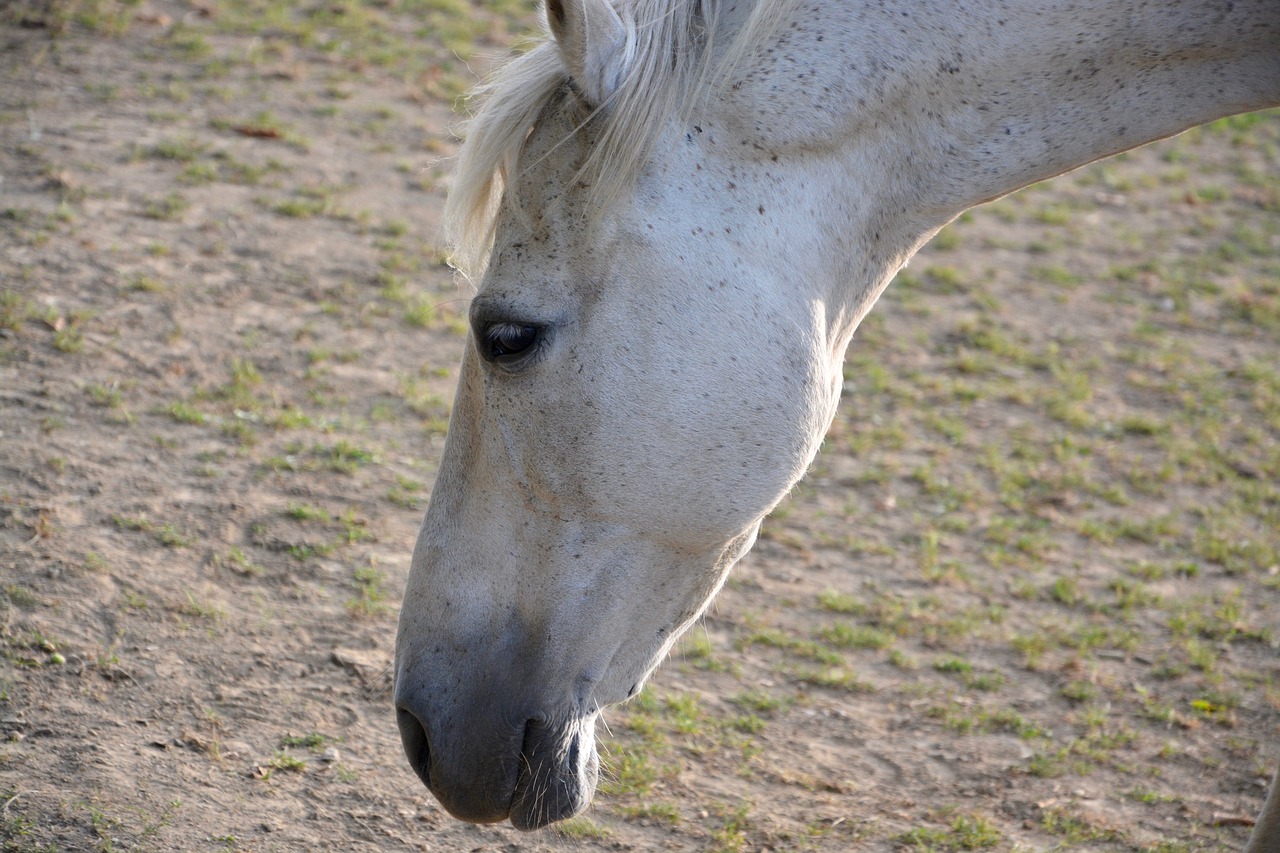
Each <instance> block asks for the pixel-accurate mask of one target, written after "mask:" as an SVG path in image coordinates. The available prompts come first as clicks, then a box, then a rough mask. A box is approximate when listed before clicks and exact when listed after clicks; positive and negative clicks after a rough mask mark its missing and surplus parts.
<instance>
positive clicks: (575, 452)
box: [395, 0, 1280, 850]
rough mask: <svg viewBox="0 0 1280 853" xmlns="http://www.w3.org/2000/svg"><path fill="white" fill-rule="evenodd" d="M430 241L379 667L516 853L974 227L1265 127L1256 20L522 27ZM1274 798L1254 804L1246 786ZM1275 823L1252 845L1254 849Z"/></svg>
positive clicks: (1158, 12)
mask: <svg viewBox="0 0 1280 853" xmlns="http://www.w3.org/2000/svg"><path fill="white" fill-rule="evenodd" d="M547 18H548V23H549V25H550V32H551V38H550V39H548V41H547V42H546V43H544V44H542V45H541V46H539V47H537V48H536V49H534V50H533V51H532V52H530V53H527V54H525V55H523V56H521V57H519V58H517V59H515V60H514V61H512V62H511V63H510V64H509V65H508V66H507V67H506V69H505V70H504V71H502V72H501V73H500V74H499V76H498V77H497V78H496V80H495V82H493V83H492V84H491V85H490V86H489V87H488V91H487V101H486V105H485V106H484V108H483V109H482V111H481V112H480V113H479V114H478V115H477V117H476V118H475V120H474V121H473V123H472V125H471V128H470V132H469V135H468V138H467V141H466V144H465V146H464V148H463V151H462V154H461V159H460V163H459V170H460V171H459V175H458V178H457V182H456V185H455V188H454V190H453V193H452V195H451V198H450V201H449V209H448V211H447V214H448V215H449V217H451V221H452V222H453V223H454V225H455V226H456V228H457V233H459V234H460V235H461V238H460V256H461V257H462V258H463V259H464V260H465V261H466V262H468V263H469V264H470V269H471V271H472V272H473V273H474V274H476V275H477V276H479V275H480V274H482V275H483V278H482V279H480V284H479V288H478V290H477V292H476V294H475V298H474V300H473V302H472V305H471V316H470V320H471V328H472V334H471V336H470V338H469V340H468V341H467V345H466V351H465V354H464V355H463V360H462V368H461V377H460V382H459V388H458V394H457V399H456V402H455V405H454V410H453V417H452V420H451V422H450V425H449V435H448V441H447V443H446V446H445V451H444V458H443V461H442V463H441V467H440V473H439V478H438V481H437V483H436V487H435V492H434V493H433V495H432V500H431V506H430V510H429V511H428V513H427V517H426V520H425V522H424V524H423V528H422V531H421V534H420V536H419V539H418V544H417V547H416V549H415V551H414V555H413V564H412V570H411V574H410V577H409V584H408V589H407V591H406V594H405V600H404V607H403V610H402V612H401V616H400V627H399V635H398V638H397V643H396V687H395V704H396V708H397V715H398V720H399V725H400V731H401V736H402V739H403V742H404V747H405V750H406V752H407V754H408V756H409V760H410V762H411V763H412V765H413V766H414V768H415V770H416V771H417V773H418V775H419V776H420V777H421V779H422V781H423V782H424V783H426V785H427V787H428V788H429V789H430V790H431V791H432V792H433V793H434V794H435V795H436V796H437V797H438V798H439V799H440V801H441V802H442V803H443V804H444V806H445V808H446V809H448V810H449V811H450V812H451V813H453V814H454V815H456V816H457V817H459V818H462V819H464V820H470V821H477V822H493V821H500V820H504V819H507V818H509V819H510V820H511V822H512V823H513V824H514V825H515V826H517V827H521V828H534V827H539V826H543V825H545V824H547V823H549V822H551V821H555V820H559V819H562V818H566V817H568V816H570V815H573V814H575V813H577V812H578V811H580V810H581V809H583V808H584V807H585V806H586V805H587V803H588V802H589V801H590V798H591V796H592V794H593V792H594V789H595V783H596V776H597V767H598V765H597V759H596V754H595V743H594V735H593V728H594V724H595V720H596V717H597V716H598V714H599V712H600V709H601V708H602V707H603V706H606V705H609V704H611V703H616V702H620V701H622V700H624V699H626V698H627V697H629V696H631V695H633V694H634V693H635V692H636V691H637V690H638V689H639V687H640V685H641V684H642V683H643V682H644V680H645V679H646V677H648V675H649V674H650V673H651V672H652V671H653V669H654V668H655V667H656V666H657V665H658V663H659V661H661V660H662V658H663V656H664V655H665V654H666V653H667V651H668V650H669V649H670V648H671V645H672V643H673V642H674V641H675V639H676V638H677V637H678V636H679V635H680V634H681V632H683V631H684V630H685V629H686V628H688V627H689V625H690V624H691V623H693V622H694V620H696V619H697V618H698V616H699V614H701V613H702V612H703V610H704V609H705V608H706V606H707V604H708V602H709V601H710V600H711V598H712V597H713V596H714V595H715V594H716V592H717V590H718V589H719V588H720V586H721V584H722V583H723V582H724V579H725V576H726V574H727V573H728V571H729V570H730V568H731V567H732V566H733V565H734V563H735V562H737V561H738V559H739V558H741V557H742V556H743V554H745V553H746V551H747V550H748V549H749V548H750V547H751V545H752V543H753V542H754V540H755V537H756V532H757V531H758V529H759V527H760V522H761V519H763V518H764V516H765V515H766V514H767V513H768V512H769V511H770V510H771V509H772V508H773V507H774V506H775V505H776V504H777V503H778V501H779V500H780V499H781V498H782V497H783V496H784V495H786V494H787V492H788V490H790V489H791V487H792V486H793V485H795V483H796V482H797V481H798V480H799V479H800V477H801V476H802V474H803V473H804V471H805V469H806V468H807V467H808V465H809V463H810V462H811V460H812V459H813V457H814V454H815V453H816V451H817V449H818V446H819V443H820V442H821V441H822V438H823V435H824V433H825V431H826V429H827V427H828V425H829V424H830V422H831V420H832V417H833V414H834V412H835V409H836V403H837V400H838V399H839V396H840V389H841V362H842V359H843V356H844V351H845V347H846V345H847V344H848V343H849V340H850V337H851V336H852V335H853V332H854V329H856V328H857V326H858V323H859V322H860V321H861V320H862V318H863V317H864V316H866V314H867V312H868V311H869V310H871V307H872V305H874V304H875V301H876V299H877V297H878V296H879V295H880V293H881V291H882V290H883V289H884V287H885V286H886V285H887V284H888V283H889V281H890V279H892V278H893V276H894V274H895V273H896V272H897V271H898V270H899V269H900V268H901V267H902V266H903V264H905V263H906V261H907V259H908V258H910V257H911V255H912V254H913V253H914V252H915V251H916V250H917V249H919V248H920V246H921V245H923V244H924V243H925V241H927V240H928V239H929V238H930V237H931V236H932V235H933V234H934V233H935V232H937V231H938V229H939V228H941V227H942V226H943V225H944V224H946V223H947V222H949V221H950V220H951V219H953V218H954V217H955V216H957V215H958V214H959V213H961V212H962V211H964V210H965V209H966V208H969V207H971V206H973V205H976V204H979V203H981V202H984V201H988V200H990V199H994V198H997V197H998V196H1001V195H1004V194H1006V193H1009V192H1011V191H1013V190H1016V189H1018V188H1019V187H1023V186H1026V185H1028V184H1030V183H1033V182H1035V181H1040V180H1043V179H1045V178H1048V177H1051V176H1053V175H1057V174H1060V173H1062V172H1064V171H1067V170H1069V169H1073V168H1076V167H1077V166H1080V165H1083V164H1085V163H1088V162H1091V161H1093V160H1097V159H1099V158H1101V157H1106V156H1108V155H1110V154H1115V153H1117V152H1119V151H1123V150H1125V149H1127V148H1132V147H1133V146H1136V145H1140V144H1142V143H1145V142H1149V141H1151V140H1154V139H1159V138H1161V137H1165V136H1169V135H1171V134H1174V133H1177V132H1179V131H1181V130H1184V129H1185V128H1188V127H1190V126H1192V125H1195V124H1199V123H1202V122H1206V121H1209V120H1212V119H1216V118H1219V117H1221V116H1226V115H1230V114H1233V113H1238V112H1242V111H1247V110H1254V109H1260V108H1263V107H1268V106H1273V105H1277V104H1280V2H1277V0H1235V2H1209V0H973V2H969V3H956V2H954V0H914V2H897V3H888V2H883V1H882V0H809V2H803V3H801V2H798V0H761V2H751V0H665V2H664V0H548V2H547ZM1273 788H1274V786H1273ZM1278 799H1280V798H1278V797H1277V794H1276V793H1275V792H1274V790H1273V793H1272V795H1271V800H1270V802H1269V803H1268V806H1267V811H1266V812H1264V818H1263V819H1261V820H1260V822H1259V824H1258V827H1257V830H1256V831H1255V839H1254V842H1253V843H1252V845H1251V850H1277V849H1280V815H1278V814H1277V813H1278V812H1280V803H1278V802H1277V800H1278Z"/></svg>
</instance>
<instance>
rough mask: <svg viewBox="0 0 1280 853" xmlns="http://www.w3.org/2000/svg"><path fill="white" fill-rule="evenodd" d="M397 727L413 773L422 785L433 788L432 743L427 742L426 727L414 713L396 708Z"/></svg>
mask: <svg viewBox="0 0 1280 853" xmlns="http://www.w3.org/2000/svg"><path fill="white" fill-rule="evenodd" d="M396 725H398V726H399V727H400V743H401V744H402V745H403V746H404V754H405V755H406V756H408V757H409V764H410V766H411V767H413V772H415V773H417V774H418V778H419V779H421V780H422V784H424V785H426V786H427V787H428V788H430V787H431V743H430V742H429V741H428V740H427V729H426V726H424V725H422V723H421V721H419V720H418V718H417V716H416V715H414V713H413V712H412V711H408V710H406V709H404V708H396Z"/></svg>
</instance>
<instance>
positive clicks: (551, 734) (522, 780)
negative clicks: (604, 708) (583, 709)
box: [511, 715, 600, 830]
mask: <svg viewBox="0 0 1280 853" xmlns="http://www.w3.org/2000/svg"><path fill="white" fill-rule="evenodd" d="M599 776H600V761H599V759H598V758H597V757H596V742H595V716H594V715H592V716H590V717H585V718H577V719H574V720H571V721H569V722H568V724H567V725H566V724H560V725H548V724H545V723H540V722H538V721H536V720H530V721H529V725H528V728H526V729H525V737H524V744H523V748H522V749H521V762H520V776H519V777H518V779H517V780H516V788H515V793H514V795H513V796H512V798H511V825H512V826H514V827H515V828H516V829H523V830H532V829H541V828H542V827H544V826H546V825H547V824H550V823H554V822H555V821H558V820H565V819H566V818H570V817H573V816H574V815H576V814H578V813H579V812H581V811H582V810H583V809H585V808H586V807H587V806H588V805H589V804H590V803H591V798H592V797H593V796H594V795H595V791H596V782H597V780H598V779H599Z"/></svg>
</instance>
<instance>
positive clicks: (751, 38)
mask: <svg viewBox="0 0 1280 853" xmlns="http://www.w3.org/2000/svg"><path fill="white" fill-rule="evenodd" d="M728 2H729V0H701V2H699V0H620V2H615V6H616V8H617V10H618V13H619V15H621V16H622V18H623V20H624V22H625V23H626V26H627V28H628V29H629V30H630V31H631V32H632V33H634V54H633V56H632V57H630V64H629V67H628V70H627V72H626V74H625V76H624V78H623V80H622V82H621V84H620V85H619V87H618V90H617V91H616V92H615V93H614V95H613V97H612V98H611V99H610V102H609V103H608V104H606V105H604V107H603V108H602V109H598V110H596V112H595V114H593V116H592V117H591V120H592V121H595V122H600V123H601V124H600V129H599V132H598V135H597V141H596V143H595V144H594V145H593V146H592V147H591V150H590V151H589V152H588V154H587V157H586V160H585V162H584V163H583V164H582V167H581V172H580V174H579V178H580V179H581V180H583V181H585V182H586V183H588V184H589V185H590V186H591V188H592V189H591V192H592V193H593V196H594V197H593V201H594V202H595V203H594V204H592V205H590V206H589V208H590V209H591V210H595V211H598V210H601V209H603V208H604V207H606V206H607V205H608V204H609V202H611V201H612V200H613V199H615V198H617V196H618V195H619V193H621V192H622V191H623V190H624V189H626V187H627V186H628V185H629V184H630V182H631V181H632V179H633V178H634V176H635V174H636V171H637V169H639V168H640V166H641V165H642V164H643V163H644V161H645V160H646V158H647V157H648V156H649V155H650V154H651V153H652V150H653V145H654V142H655V140H656V139H657V136H658V134H659V133H661V131H662V129H663V128H664V127H665V126H666V124H667V122H668V121H670V120H671V119H672V118H673V117H675V116H680V115H682V116H687V115H689V114H690V113H691V111H692V109H693V107H694V105H695V102H696V100H697V99H698V98H699V97H700V96H701V95H703V94H707V93H710V92H713V91H714V90H715V89H716V88H718V87H719V86H721V85H724V83H725V82H726V81H727V79H728V77H729V75H730V74H731V73H732V72H733V70H734V68H735V67H737V65H738V64H739V63H741V62H742V61H743V59H744V58H745V57H746V56H748V55H749V54H750V53H751V50H752V49H753V48H755V47H756V46H757V45H758V44H759V43H760V42H761V41H762V40H763V39H765V38H767V37H768V36H769V35H770V34H771V33H773V32H774V31H775V30H776V28H777V27H778V25H779V23H780V21H781V20H782V19H783V18H784V16H785V15H786V13H787V12H788V11H789V10H790V9H791V7H792V6H793V5H794V4H795V2H796V0H768V2H761V3H758V4H757V5H756V7H755V8H754V10H753V11H752V12H751V15H750V18H749V19H748V20H747V22H746V25H745V26H743V27H742V29H741V30H740V31H739V33H738V35H737V36H736V37H735V38H734V40H733V42H732V43H731V44H729V45H728V47H727V48H726V49H725V50H723V51H715V50H713V49H712V44H711V41H712V34H713V33H714V32H715V31H716V28H717V24H718V23H719V16H720V14H721V9H722V7H723V6H725V5H727V4H728ZM717 54H718V58H717ZM568 83H569V73H568V71H567V70H566V68H565V66H564V63H563V62H562V61H561V58H560V53H559V51H558V50H557V48H556V45H555V44H554V42H553V41H552V40H551V39H550V37H547V39H546V40H545V41H544V42H543V43H541V44H539V45H538V46H537V47H535V48H534V49H533V50H531V51H529V52H528V53H525V54H523V55H521V56H518V57H516V58H514V59H512V60H510V61H509V62H507V63H506V64H505V65H504V66H503V67H502V68H500V69H499V70H498V72H497V73H496V74H495V75H494V76H493V77H492V78H491V79H490V80H489V82H487V83H486V84H485V85H483V86H481V87H479V88H478V89H477V90H476V91H475V92H474V93H473V97H477V98H479V99H481V100H482V106H481V108H480V110H479V112H478V113H476V115H475V117H474V118H472V119H471V121H470V122H469V123H468V126H467V138H466V142H465V143H464V144H463V146H462V150H461V152H460V153H459V155H458V168H457V175H456V178H455V182H454V186H453V189H452V190H451V192H450V193H449V199H448V201H447V202H446V204H445V213H444V223H445V233H446V236H447V239H448V241H449V244H450V246H451V248H452V250H453V252H454V256H455V262H456V263H457V265H458V267H459V268H460V269H461V270H462V271H463V272H464V273H467V274H470V275H472V276H478V275H479V274H480V273H482V272H483V269H484V266H485V263H486V261H487V259H488V253H489V247H490V246H491V245H492V242H493V229H494V221H495V218H496V215H497V210H498V206H499V204H500V203H501V201H502V199H503V195H504V193H507V192H510V191H511V190H510V187H511V185H512V181H511V180H510V176H511V175H513V174H514V173H515V170H516V168H517V164H518V161H519V158H520V153H521V150H522V149H523V147H524V142H525V140H526V139H527V138H528V135H529V131H530V130H531V129H532V128H533V127H534V125H535V124H536V123H537V120H538V117H539V116H540V115H542V114H543V111H544V110H546V109H547V108H548V107H549V106H551V105H552V104H553V103H556V102H558V101H560V100H562V99H564V98H567V97H571V95H570V91H569V88H568ZM514 201H517V202H518V200H514Z"/></svg>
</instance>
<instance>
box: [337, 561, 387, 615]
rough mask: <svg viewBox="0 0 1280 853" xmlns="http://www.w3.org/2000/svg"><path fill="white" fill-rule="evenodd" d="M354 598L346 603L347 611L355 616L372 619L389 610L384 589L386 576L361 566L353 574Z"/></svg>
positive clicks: (369, 567)
mask: <svg viewBox="0 0 1280 853" xmlns="http://www.w3.org/2000/svg"><path fill="white" fill-rule="evenodd" d="M352 578H353V586H354V587H355V591H356V593H355V597H353V598H352V599H350V600H349V601H348V602H347V609H348V610H350V611H351V612H352V613H354V614H355V615H357V616H362V617H366V618H372V617H374V616H381V615H383V614H385V613H387V612H388V611H390V609H391V605H390V604H388V603H387V591H386V589H385V587H384V584H385V583H386V580H387V576H386V575H385V574H383V573H382V572H380V571H378V570H377V569H375V568H373V567H372V566H362V567H360V568H358V569H356V570H355V572H354V573H353V576H352Z"/></svg>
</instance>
